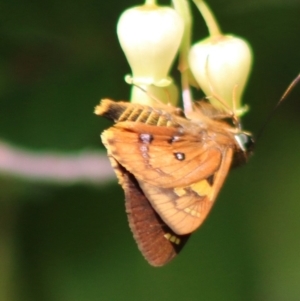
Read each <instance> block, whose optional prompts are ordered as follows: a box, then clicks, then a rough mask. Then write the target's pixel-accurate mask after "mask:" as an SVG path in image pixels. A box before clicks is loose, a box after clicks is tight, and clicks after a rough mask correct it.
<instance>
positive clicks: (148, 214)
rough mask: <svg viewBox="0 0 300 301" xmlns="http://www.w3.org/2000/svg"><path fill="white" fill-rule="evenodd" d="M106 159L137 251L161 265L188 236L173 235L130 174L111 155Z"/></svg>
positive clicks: (179, 249)
mask: <svg viewBox="0 0 300 301" xmlns="http://www.w3.org/2000/svg"><path fill="white" fill-rule="evenodd" d="M109 159H110V161H111V164H112V166H113V168H114V170H115V172H116V175H117V177H118V180H119V183H120V184H121V186H122V188H123V189H124V192H125V206H126V212H127V217H128V222H129V226H130V229H131V231H132V233H133V236H134V239H135V241H136V243H137V245H138V247H139V249H140V251H141V252H142V254H143V255H144V257H145V259H146V260H147V261H148V262H149V263H150V264H151V265H153V266H162V265H165V264H166V263H168V262H169V261H171V260H172V259H173V258H174V257H175V256H176V255H177V254H178V253H179V252H180V251H181V249H182V248H183V246H184V245H185V243H186V242H187V240H188V238H189V236H190V235H177V234H175V233H174V232H173V231H172V230H171V229H170V228H169V227H168V226H167V225H166V224H165V223H164V222H163V221H162V219H161V218H160V217H159V215H158V214H157V213H156V212H155V210H154V209H153V208H152V206H151V204H150V203H149V201H148V200H147V198H146V196H145V194H144V192H143V191H142V190H141V188H140V187H139V184H138V182H137V181H136V179H135V178H134V176H133V175H132V174H131V173H129V172H128V171H127V170H126V169H125V168H124V167H122V166H121V165H120V164H119V163H118V162H117V161H116V160H115V159H114V158H112V157H109Z"/></svg>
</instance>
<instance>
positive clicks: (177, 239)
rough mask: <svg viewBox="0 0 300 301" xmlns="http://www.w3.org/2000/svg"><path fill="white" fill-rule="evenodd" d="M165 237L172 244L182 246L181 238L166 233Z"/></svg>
mask: <svg viewBox="0 0 300 301" xmlns="http://www.w3.org/2000/svg"><path fill="white" fill-rule="evenodd" d="M164 237H165V238H166V239H167V240H169V241H170V242H172V243H174V244H176V245H179V244H180V238H178V237H177V236H175V235H172V234H171V233H166V234H165V235H164Z"/></svg>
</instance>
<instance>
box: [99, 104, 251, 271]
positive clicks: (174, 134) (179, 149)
mask: <svg viewBox="0 0 300 301" xmlns="http://www.w3.org/2000/svg"><path fill="white" fill-rule="evenodd" d="M95 113H96V114H97V115H100V116H104V117H107V118H109V119H111V120H113V121H114V122H115V125H114V126H112V127H111V128H109V129H107V130H105V131H104V132H103V133H102V135H101V138H102V142H103V144H104V145H105V147H106V149H107V152H108V157H109V159H110V161H111V164H112V166H113V168H114V170H115V172H116V175H117V177H118V180H119V183H120V184H121V186H122V187H123V189H124V192H125V199H126V202H125V203H126V212H127V215H128V220H129V225H130V228H131V230H132V232H133V235H134V238H135V240H136V242H137V244H138V247H139V249H140V250H141V252H142V254H143V255H144V257H145V258H146V259H147V260H148V262H149V263H150V264H152V265H154V266H162V265H164V264H166V263H167V262H169V261H170V260H171V259H172V258H174V257H175V256H176V254H178V252H179V251H180V250H181V249H182V247H183V246H184V244H185V243H186V241H187V239H188V238H189V236H190V234H191V233H192V232H193V231H195V230H196V229H197V228H198V227H199V226H200V225H201V224H202V223H203V221H204V220H205V218H206V217H207V215H208V213H209V211H210V209H211V208H212V205H213V204H214V201H215V199H216V197H217V194H218V193H219V191H220V189H221V187H222V185H223V183H224V180H225V178H226V176H227V174H228V171H229V170H230V168H231V167H234V166H238V165H241V164H244V163H246V162H247V160H248V157H249V155H250V153H251V152H252V148H253V139H252V136H251V135H250V134H249V133H247V132H243V131H242V130H241V129H240V126H239V121H238V119H237V117H236V116H232V115H229V114H224V112H221V111H219V110H217V109H216V108H214V107H212V106H211V105H210V104H209V103H206V102H205V101H200V102H197V103H195V105H194V111H193V112H192V113H191V114H189V116H185V114H184V113H183V112H182V110H181V109H178V108H175V107H172V106H167V105H157V106H153V107H150V106H145V105H139V104H131V103H128V102H115V101H112V100H109V99H104V100H102V101H101V103H100V105H98V106H97V107H96V108H95Z"/></svg>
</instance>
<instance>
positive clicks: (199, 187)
mask: <svg viewBox="0 0 300 301" xmlns="http://www.w3.org/2000/svg"><path fill="white" fill-rule="evenodd" d="M190 187H191V189H192V190H193V191H195V192H196V193H197V194H198V195H199V196H208V199H209V200H211V197H210V195H211V193H212V186H210V184H209V183H208V181H207V180H206V179H204V180H202V181H200V182H197V183H194V184H192V185H191V186H190Z"/></svg>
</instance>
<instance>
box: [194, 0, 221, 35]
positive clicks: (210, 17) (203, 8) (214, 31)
mask: <svg viewBox="0 0 300 301" xmlns="http://www.w3.org/2000/svg"><path fill="white" fill-rule="evenodd" d="M193 2H194V3H195V4H196V6H197V7H198V9H199V11H200V13H201V15H202V17H203V19H204V21H205V23H206V26H207V28H208V31H209V35H210V36H211V37H215V36H220V35H222V32H221V30H220V27H219V25H218V22H217V21H216V18H215V16H214V14H213V12H212V11H211V9H210V8H209V6H208V5H207V4H206V3H205V2H204V1H202V0H193Z"/></svg>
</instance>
